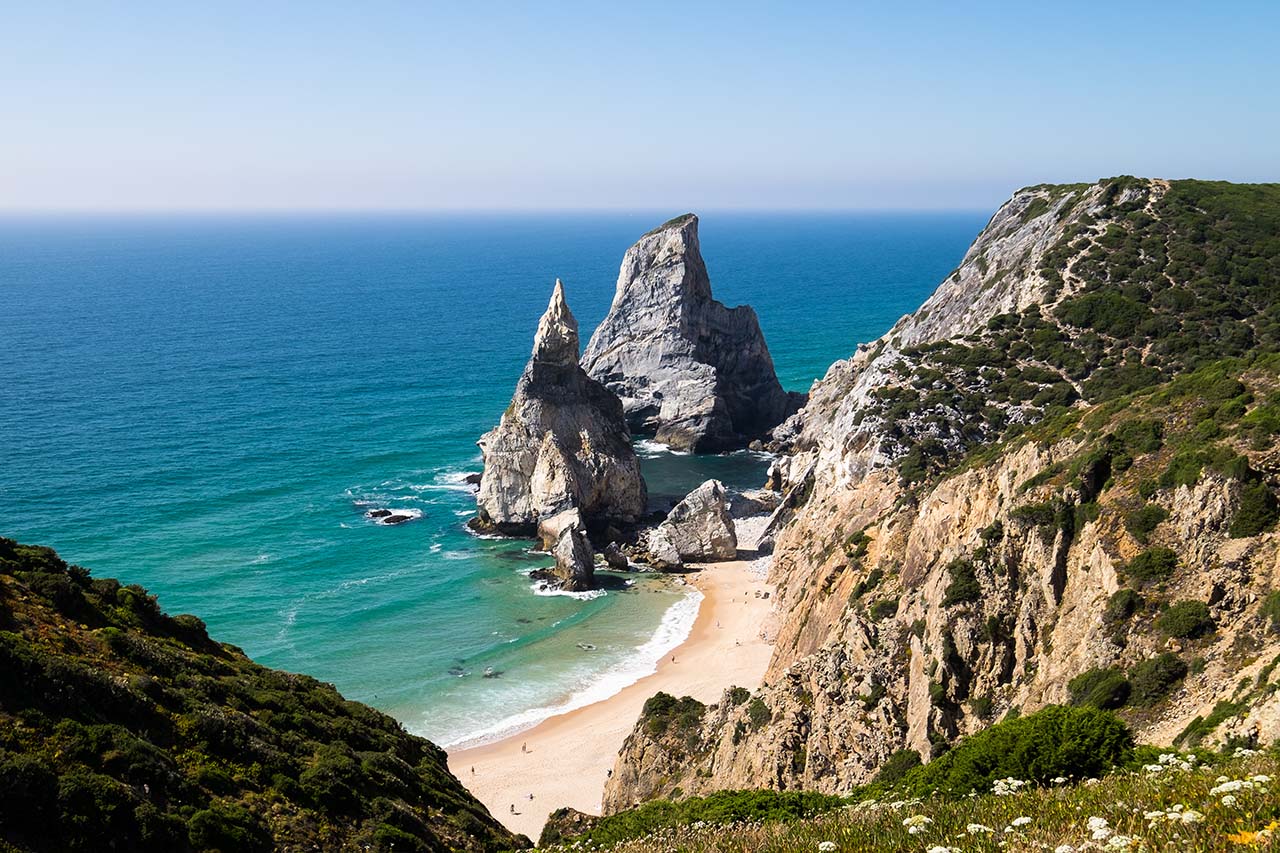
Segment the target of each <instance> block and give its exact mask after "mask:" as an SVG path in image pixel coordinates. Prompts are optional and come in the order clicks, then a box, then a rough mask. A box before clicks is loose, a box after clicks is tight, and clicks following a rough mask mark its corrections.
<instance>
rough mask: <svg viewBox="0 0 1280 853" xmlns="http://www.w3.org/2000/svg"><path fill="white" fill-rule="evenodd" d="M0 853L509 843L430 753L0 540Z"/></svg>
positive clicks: (190, 629)
mask: <svg viewBox="0 0 1280 853" xmlns="http://www.w3.org/2000/svg"><path fill="white" fill-rule="evenodd" d="M0 672H3V673H4V676H3V677H2V678H0V849H3V850H5V851H27V850H33V851H35V850H39V851H54V850H56V851H97V850H102V849H104V845H105V844H106V843H107V842H109V843H110V846H111V847H112V848H113V849H116V850H134V851H149V850H154V851H166V853H168V851H196V850H222V851H230V850H235V851H257V850H263V851H265V850H272V849H285V848H289V849H358V850H365V849H368V850H390V849H392V845H393V844H394V849H396V850H421V851H426V850H443V849H456V850H473V851H480V850H495V849H503V848H511V847H516V846H518V845H519V843H520V841H519V839H518V838H517V837H515V836H512V835H511V834H510V833H509V832H507V831H506V830H505V829H504V828H502V827H501V826H500V825H499V824H498V823H497V822H496V821H495V820H493V818H492V817H490V815H489V814H488V812H487V811H486V810H485V809H484V807H483V806H482V805H480V803H478V802H477V801H476V800H475V799H473V798H472V797H471V795H470V794H469V793H467V791H466V790H465V789H464V788H463V787H462V786H461V785H460V784H459V783H458V781H457V780H456V779H454V778H453V777H452V776H451V775H450V774H449V772H448V769H447V766H446V763H445V754H444V752H443V751H442V750H440V749H439V748H437V747H436V746H434V745H433V744H431V743H429V742H428V741H425V740H423V739H422V738H418V737H415V736H413V735H410V734H408V733H406V732H405V731H404V730H403V729H402V728H401V727H400V725H399V723H397V722H396V721H395V720H393V719H391V718H390V717H388V716H386V715H385V714H381V713H379V712H378V711H375V710H373V709H372V708H369V707H367V706H364V705H361V704H359V703H357V702H349V701H347V700H345V699H343V698H342V696H341V695H339V694H338V692H337V691H336V690H334V688H333V687H332V686H331V685H328V684H322V683H320V682H319V681H316V680H315V679H313V678H308V677H306V676H303V675H293V674H290V673H285V672H279V671H276V670H271V669H267V668H266V667H262V666H259V665H257V664H255V663H253V662H252V661H250V660H249V659H248V658H247V657H245V655H244V654H243V653H242V652H241V651H240V650H239V649H237V648H235V647H234V646H229V645H223V644H220V643H217V642H215V641H213V640H211V639H210V638H209V637H208V635H207V634H206V633H205V627H204V624H203V623H202V622H201V621H200V620H199V619H197V618H195V617H194V616H177V617H170V616H167V615H165V614H164V613H163V612H162V611H161V609H160V607H159V605H158V603H157V602H156V599H155V597H154V596H151V595H149V594H148V593H147V592H146V590H144V589H142V588H141V587H138V586H123V585H121V584H120V583H119V582H118V581H115V580H112V579H109V578H91V577H90V575H89V573H88V572H87V571H85V570H84V569H82V568H79V567H77V566H68V565H67V564H66V563H65V562H63V561H62V560H61V559H59V558H58V556H57V554H55V553H54V552H53V551H52V550H50V549H48V548H39V547H33V546H26V545H20V544H18V543H16V542H14V541H12V540H10V539H0Z"/></svg>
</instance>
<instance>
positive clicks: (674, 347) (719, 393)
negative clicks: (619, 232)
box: [582, 213, 803, 451]
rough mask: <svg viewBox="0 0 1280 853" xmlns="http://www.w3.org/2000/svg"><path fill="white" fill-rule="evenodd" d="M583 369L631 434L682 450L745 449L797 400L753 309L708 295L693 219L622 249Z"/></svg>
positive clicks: (680, 219) (671, 224)
mask: <svg viewBox="0 0 1280 853" xmlns="http://www.w3.org/2000/svg"><path fill="white" fill-rule="evenodd" d="M582 366H583V367H585V368H586V370H587V373H589V374H590V375H591V376H592V377H593V378H595V379H597V380H599V381H600V382H602V383H604V385H605V386H606V387H608V388H609V389H610V390H611V391H613V392H614V393H616V394H617V395H618V396H619V397H621V398H622V405H623V407H624V409H625V410H626V413H627V421H628V423H629V424H630V425H631V428H632V430H633V431H635V432H638V433H643V434H649V435H653V436H655V437H656V438H657V440H658V441H660V442H662V443H664V444H667V445H669V446H670V447H673V448H676V449H681V450H694V451H718V450H732V449H736V448H739V447H745V446H746V445H747V444H748V443H749V442H750V441H751V440H752V439H755V438H760V437H762V436H764V435H765V434H766V433H767V432H768V431H769V430H771V429H773V427H775V426H777V425H778V424H779V423H781V422H782V420H783V419H784V418H786V417H787V415H789V414H790V413H791V412H793V411H795V410H796V409H797V408H799V406H800V405H801V404H802V403H803V397H802V396H801V395H798V394H788V393H787V392H786V391H784V390H783V389H782V385H781V384H780V383H779V382H778V377H777V374H775V373H774V370H773V359H772V358H770V357H769V349H768V347H766V346H765V342H764V335H763V334H762V333H761V331H760V323H759V322H758V321H757V320H756V312H755V311H753V310H752V309H751V307H750V306H748V305H742V306H739V307H737V308H726V307H725V306H724V305H723V304H721V303H720V302H717V301H716V300H715V299H713V298H712V296H711V280H710V278H708V276H707V267H706V264H704V263H703V261H702V253H701V251H700V250H699V248H698V217H696V216H694V215H693V214H692V213H687V214H685V215H684V216H680V217H677V218H675V219H672V220H671V221H670V222H666V223H664V224H663V225H661V226H659V227H658V228H655V229H654V230H653V231H650V232H649V233H648V234H645V235H644V236H643V237H641V238H640V240H639V242H637V243H636V244H635V245H634V246H632V247H631V248H630V249H628V250H627V254H626V256H625V257H624V258H623V259H622V269H621V271H620V272H619V273H618V289H617V292H616V293H615V294H614V297H613V305H612V306H611V307H610V308H609V315H608V316H607V317H605V319H604V322H603V323H601V324H600V328H598V329H596V333H595V334H594V335H593V336H592V337H591V342H590V343H588V344H587V349H586V352H585V353H584V354H583V357H582Z"/></svg>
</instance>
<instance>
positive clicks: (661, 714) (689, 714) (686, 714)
mask: <svg viewBox="0 0 1280 853" xmlns="http://www.w3.org/2000/svg"><path fill="white" fill-rule="evenodd" d="M737 689H738V690H741V689H742V688H737ZM754 701H759V700H758V699H757V700H754ZM706 712H707V706H706V705H703V704H702V703H701V702H699V701H698V700H697V699H694V698H693V697H691V696H683V697H681V698H679V699H677V698H676V697H674V696H672V695H671V694H669V693H662V692H658V693H655V694H653V695H652V696H650V697H649V698H648V699H647V700H645V703H644V708H643V709H642V710H641V711H640V723H639V724H640V725H642V726H644V730H645V731H646V732H648V734H649V735H650V736H651V737H662V736H663V735H666V734H668V733H670V734H673V735H675V736H676V737H679V738H683V739H684V740H685V741H686V743H687V745H688V746H692V745H693V744H694V742H696V740H697V737H698V728H699V727H700V726H701V725H702V716H703V715H704V714H705V713H706Z"/></svg>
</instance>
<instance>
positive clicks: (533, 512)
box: [472, 280, 647, 535]
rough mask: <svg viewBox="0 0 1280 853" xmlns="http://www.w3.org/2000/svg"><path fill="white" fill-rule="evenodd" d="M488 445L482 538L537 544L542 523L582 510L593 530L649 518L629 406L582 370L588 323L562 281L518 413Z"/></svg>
mask: <svg viewBox="0 0 1280 853" xmlns="http://www.w3.org/2000/svg"><path fill="white" fill-rule="evenodd" d="M478 443H479V445H480V449H481V452H482V453H483V455H484V473H483V475H482V476H481V478H480V489H479V492H478V494H477V495H476V504H477V508H478V517H477V518H476V519H474V520H473V522H472V526H473V527H475V528H477V529H481V530H492V531H496V532H499V533H503V534H507V535H530V534H532V533H533V532H534V531H535V530H536V528H537V525H538V522H539V521H540V520H541V519H544V518H548V517H549V516H552V515H555V514H556V513H559V512H562V511H564V510H567V509H574V508H577V509H579V510H581V512H582V518H583V520H584V522H591V521H605V520H611V521H621V522H631V521H634V520H636V519H637V518H638V517H640V516H641V515H642V514H643V513H644V510H645V502H646V500H647V494H646V491H645V485H644V479H643V478H642V477H641V475H640V463H639V460H637V459H636V454H635V451H634V450H632V448H631V441H630V434H629V432H628V430H627V424H626V421H625V419H624V418H623V413H622V404H621V403H620V402H619V401H618V398H617V397H616V396H615V395H614V394H613V393H612V392H611V391H609V390H608V389H607V388H605V387H604V386H603V385H601V384H600V383H599V382H596V381H595V380H594V379H592V378H590V377H589V376H587V374H586V372H585V371H584V370H583V369H582V368H581V367H580V366H579V365H578V323H577V321H576V320H575V319H574V318H573V314H571V313H570V312H569V306H568V305H567V304H566V303H565V298H564V286H563V285H562V284H561V283H560V281H559V280H557V281H556V286H555V291H554V292H553V293H552V295H551V303H550V305H548V306H547V311H546V313H545V314H543V315H542V319H541V321H540V322H539V323H538V332H537V336H536V337H535V339H534V343H533V356H532V358H530V359H529V364H528V366H526V367H525V370H524V373H523V374H522V375H521V377H520V381H519V383H518V384H517V385H516V392H515V396H514V397H513V398H512V400H511V405H509V406H508V407H507V410H506V412H504V413H503V415H502V420H501V421H500V422H499V423H498V426H497V427H495V428H494V429H492V430H491V431H489V432H488V433H486V434H485V435H484V436H483V437H482V438H481V439H480V441H479V442H478Z"/></svg>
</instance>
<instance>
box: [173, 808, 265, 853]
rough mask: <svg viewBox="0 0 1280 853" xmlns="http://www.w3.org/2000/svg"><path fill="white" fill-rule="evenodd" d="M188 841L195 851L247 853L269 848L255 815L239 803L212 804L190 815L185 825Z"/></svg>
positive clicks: (262, 828) (263, 829)
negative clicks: (236, 804)
mask: <svg viewBox="0 0 1280 853" xmlns="http://www.w3.org/2000/svg"><path fill="white" fill-rule="evenodd" d="M187 832H188V835H189V836H190V840H191V844H192V846H194V847H195V848H196V849H197V850H237V851H241V850H242V851H246V853H251V851H255V850H270V849H271V848H272V843H271V836H270V834H269V833H268V832H267V831H266V829H265V828H264V827H263V826H262V824H261V823H260V822H259V821H258V819H257V818H256V817H254V816H253V815H252V814H250V813H249V811H248V810H247V809H245V808H243V807H242V806H235V805H224V804H220V803H215V804H213V806H211V807H210V808H208V809H204V810H203V811H198V812H196V813H195V814H194V815H192V816H191V820H190V821H189V822H188V824H187Z"/></svg>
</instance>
